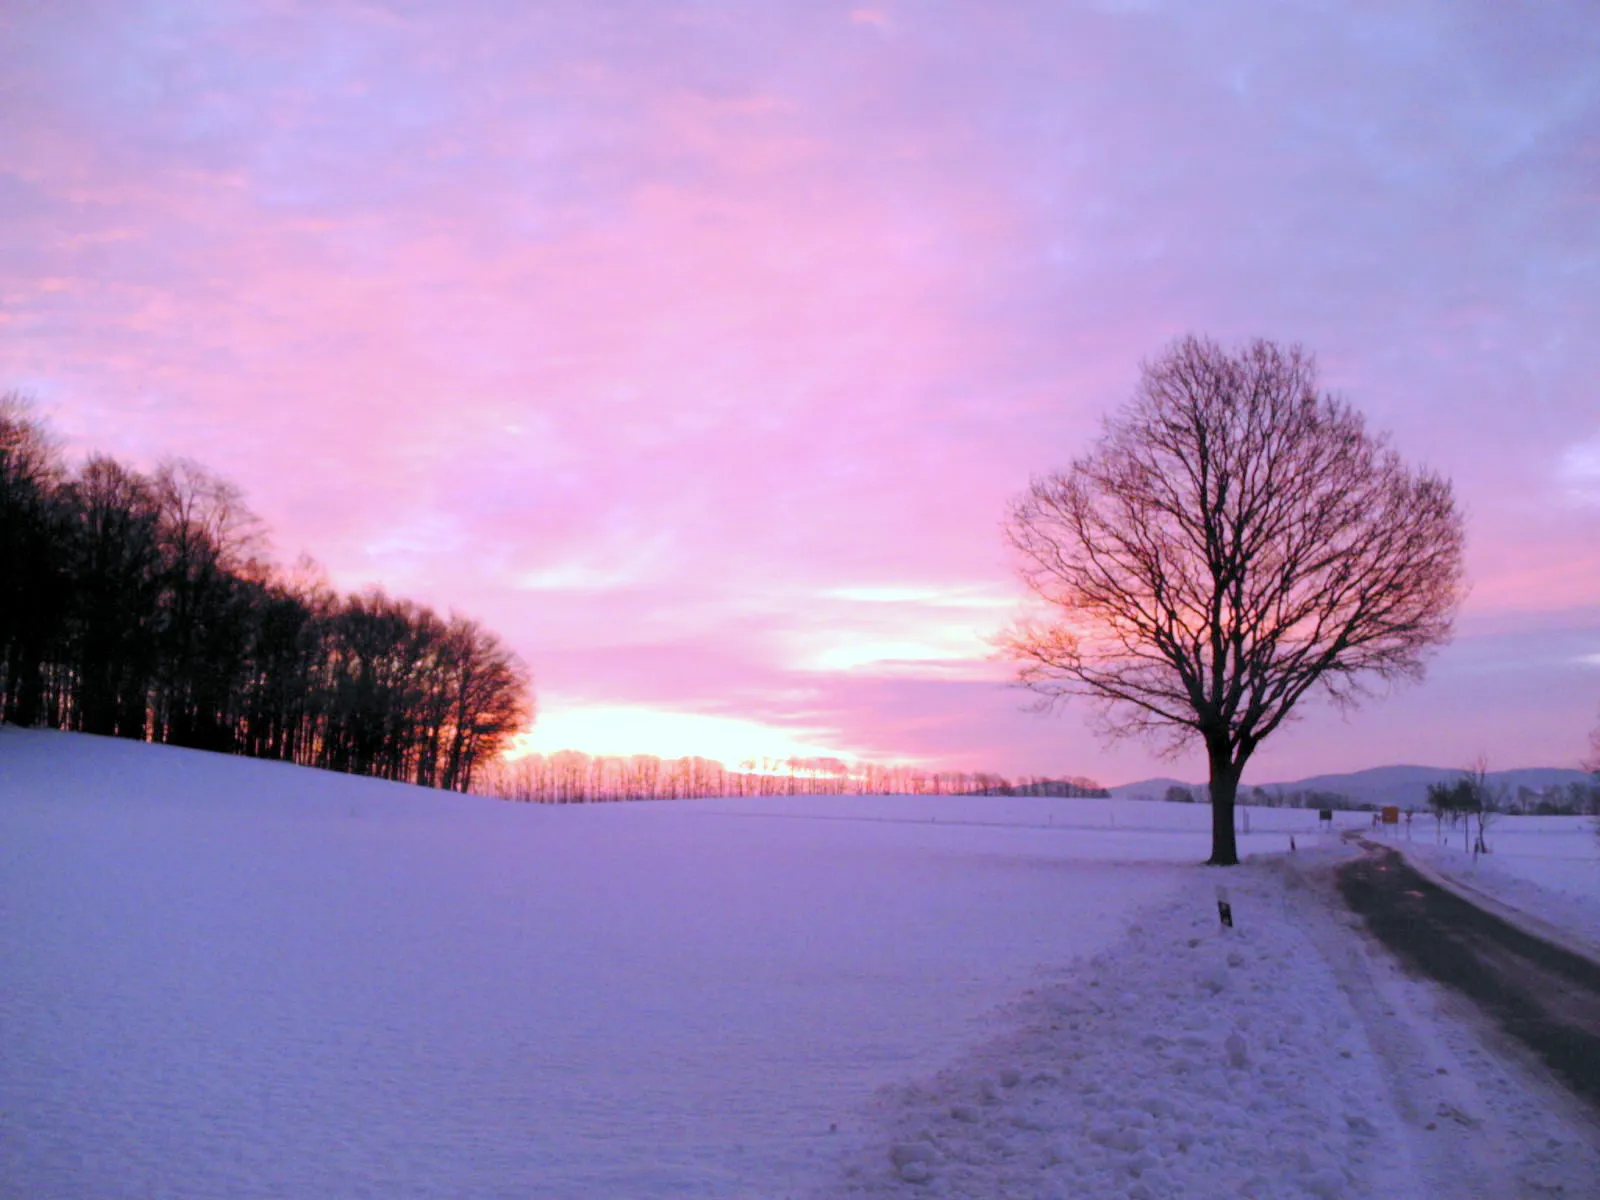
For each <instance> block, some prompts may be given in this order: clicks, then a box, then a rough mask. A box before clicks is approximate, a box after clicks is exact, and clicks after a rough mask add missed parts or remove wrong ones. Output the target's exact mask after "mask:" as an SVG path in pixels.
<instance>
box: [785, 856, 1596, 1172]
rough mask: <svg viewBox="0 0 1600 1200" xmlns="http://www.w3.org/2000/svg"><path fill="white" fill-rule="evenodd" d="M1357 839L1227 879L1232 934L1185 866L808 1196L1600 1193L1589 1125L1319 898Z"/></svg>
mask: <svg viewBox="0 0 1600 1200" xmlns="http://www.w3.org/2000/svg"><path fill="white" fill-rule="evenodd" d="M1352 852H1353V851H1351V850H1349V849H1340V848H1338V847H1336V846H1327V847H1325V848H1323V849H1322V850H1320V851H1317V852H1314V853H1312V854H1301V855H1298V856H1297V857H1295V858H1293V859H1280V860H1278V861H1276V862H1273V863H1268V864H1260V865H1251V866H1246V867H1243V868H1240V869H1239V870H1238V871H1234V872H1229V873H1228V874H1227V875H1226V876H1225V878H1226V881H1227V886H1228V888H1229V893H1230V896H1229V898H1230V902H1231V903H1232V906H1233V911H1234V915H1235V919H1236V925H1235V927H1234V928H1233V929H1231V930H1225V929H1223V928H1222V927H1221V925H1220V924H1219V923H1218V921H1217V917H1216V909H1215V904H1214V891H1213V888H1214V886H1215V881H1216V879H1217V878H1218V876H1217V874H1216V873H1214V872H1213V873H1197V875H1198V876H1199V877H1198V878H1194V879H1191V881H1190V882H1189V883H1188V884H1187V885H1186V886H1185V888H1184V889H1183V890H1182V891H1181V892H1180V893H1179V894H1178V895H1177V896H1176V898H1175V899H1173V900H1172V901H1170V902H1169V903H1168V904H1166V905H1165V906H1163V907H1161V908H1158V909H1156V910H1153V911H1150V912H1147V913H1146V914H1145V916H1144V917H1142V918H1141V920H1140V921H1139V923H1138V924H1137V925H1136V926H1135V927H1133V928H1132V929H1131V930H1130V936H1129V937H1128V938H1126V939H1125V940H1124V941H1122V942H1121V943H1118V944H1117V945H1116V946H1114V947H1111V948H1108V949H1106V950H1104V951H1101V952H1099V953H1097V954H1096V955H1094V956H1093V957H1092V958H1091V959H1090V960H1089V961H1088V962H1086V963H1084V964H1081V965H1080V966H1079V968H1077V969H1075V970H1074V971H1072V972H1070V973H1063V974H1062V975H1061V976H1060V977H1058V978H1057V979H1054V980H1051V981H1049V982H1047V983H1045V984H1043V985H1041V986H1039V987H1037V988H1035V989H1033V990H1032V992H1030V994H1029V995H1028V996H1027V997H1026V998H1025V999H1023V1000H1022V1001H1021V1002H1019V1003H1018V1004H1017V1005H1016V1006H1015V1007H1014V1008H1013V1009H1012V1010H1011V1011H1010V1012H1009V1013H1008V1014H1007V1017H1008V1021H1009V1024H1010V1027H1011V1028H1010V1031H1009V1032H1008V1033H1006V1034H1005V1035H1004V1036H1001V1037H998V1038H996V1039H995V1040H993V1041H991V1042H989V1043H987V1044H985V1045H983V1046H981V1047H978V1048H976V1049H974V1050H973V1051H971V1052H970V1053H968V1054H967V1055H965V1056H963V1057H962V1058H961V1059H960V1060H958V1061H957V1062H956V1063H955V1064H953V1065H952V1066H951V1067H949V1068H947V1069H946V1070H944V1071H942V1072H939V1073H937V1074H935V1075H933V1076H931V1077H928V1078H926V1079H924V1080H922V1081H920V1082H916V1083H913V1084H910V1085H907V1086H903V1087H898V1088H893V1089H889V1090H886V1091H885V1092H884V1093H883V1094H881V1096H880V1097H879V1100H878V1103H877V1108H876V1110H875V1113H874V1117H873V1122H872V1127H873V1129H874V1136H872V1137H871V1138H868V1139H866V1140H867V1143H868V1144H867V1146H866V1147H865V1148H863V1149H862V1150H860V1151H859V1152H857V1153H855V1154H854V1155H852V1156H851V1157H849V1158H848V1159H847V1161H846V1162H845V1163H844V1164H843V1166H842V1168H841V1170H840V1171H839V1172H838V1173H837V1174H836V1176H834V1177H832V1178H829V1179H827V1180H826V1181H824V1182H823V1184H822V1185H821V1186H819V1187H818V1188H816V1189H814V1190H813V1191H811V1192H808V1193H805V1195H806V1196H807V1197H808V1200H827V1198H838V1197H851V1196H853V1197H884V1198H887V1197H901V1196H903V1197H920V1196H928V1197H949V1198H956V1197H963V1198H966V1197H970V1198H973V1200H978V1198H982V1200H1067V1198H1072V1200H1158V1198H1164V1197H1183V1198H1186V1200H1237V1198H1240V1197H1244V1198H1253V1200H1269V1198H1271V1200H1340V1198H1341V1197H1348V1198H1350V1200H1355V1198H1358V1197H1359V1198H1367V1197H1374V1196H1381V1197H1385V1198H1386V1200H1432V1198H1435V1197H1445V1196H1449V1197H1456V1196H1469V1195H1470V1196H1484V1197H1496V1198H1499V1197H1512V1196H1519V1197H1520V1196H1527V1197H1533V1196H1571V1197H1577V1196H1588V1195H1592V1194H1593V1187H1594V1181H1595V1179H1597V1178H1600V1147H1597V1146H1596V1144H1595V1143H1596V1138H1595V1130H1594V1127H1593V1118H1592V1115H1591V1114H1589V1113H1587V1112H1585V1111H1582V1110H1581V1109H1578V1108H1577V1107H1576V1106H1575V1104H1574V1102H1572V1101H1571V1100H1570V1097H1566V1096H1564V1095H1562V1094H1560V1093H1559V1091H1558V1090H1557V1089H1555V1088H1553V1087H1551V1086H1550V1085H1549V1084H1548V1081H1547V1080H1545V1079H1543V1078H1541V1077H1540V1076H1539V1075H1538V1074H1537V1073H1536V1072H1530V1071H1529V1070H1527V1069H1526V1068H1525V1065H1524V1064H1522V1063H1521V1061H1520V1060H1517V1061H1513V1062H1510V1063H1509V1064H1507V1063H1505V1062H1502V1061H1500V1060H1499V1059H1497V1058H1496V1057H1495V1056H1493V1055H1487V1054H1485V1053H1484V1043H1483V1041H1482V1039H1481V1035H1480V1034H1479V1033H1478V1032H1477V1029H1476V1026H1475V1024H1474V1023H1473V1018H1472V1016H1471V1014H1470V1013H1463V1012H1462V1011H1461V1009H1460V1008H1459V1006H1457V1005H1456V1004H1455V1003H1454V1002H1453V1001H1452V998H1451V997H1450V996H1449V995H1447V994H1443V993H1441V991H1440V990H1439V989H1437V988H1436V987H1435V986H1433V985H1431V984H1428V983H1424V982H1420V981H1417V980H1414V979H1410V978H1408V977H1406V976H1404V974H1403V973H1402V972H1400V971H1399V970H1398V968H1397V965H1396V964H1395V962H1394V960H1393V959H1392V958H1390V957H1389V956H1388V955H1387V954H1385V953H1384V952H1382V951H1381V950H1379V949H1377V948H1376V945H1375V943H1373V942H1371V941H1370V940H1368V939H1366V938H1364V937H1362V936H1360V935H1359V934H1358V933H1357V930H1358V929H1359V928H1360V922H1359V921H1357V920H1356V919H1354V918H1352V917H1350V916H1348V915H1347V914H1344V913H1342V912H1341V911H1340V910H1338V909H1337V908H1336V907H1335V906H1334V904H1333V903H1331V900H1332V882H1331V880H1332V865H1333V862H1334V860H1335V859H1336V858H1337V857H1338V856H1340V855H1341V854H1348V853H1352ZM1515 1057H1516V1056H1513V1058H1514V1059H1515Z"/></svg>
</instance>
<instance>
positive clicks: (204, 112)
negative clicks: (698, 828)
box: [0, 0, 1600, 782]
mask: <svg viewBox="0 0 1600 1200" xmlns="http://www.w3.org/2000/svg"><path fill="white" fill-rule="evenodd" d="M86 14H90V15H92V19H86ZM1596 62H1600V10H1597V9H1595V8H1593V7H1592V6H1588V7H1586V6H1582V5H1576V4H1556V5H1546V6H1531V7H1526V8H1523V9H1519V10H1518V11H1516V12H1512V11H1511V10H1510V9H1508V8H1507V7H1506V6H1503V5H1500V4H1498V3H1495V2H1494V0H1465V2H1463V3H1459V4H1455V3H1452V4H1438V3H1434V2H1423V0H1398V2H1397V3H1394V4H1388V5H1383V6H1380V7H1379V8H1371V7H1361V6H1345V5H1332V6H1321V7H1316V6H1312V7H1309V8H1307V7H1305V6H1271V7H1270V8H1269V9H1268V10H1266V11H1263V9H1262V7H1261V6H1259V5H1255V4H1246V3H1244V2H1243V0H1227V2H1224V3H1220V4H1206V5H1194V4H1188V3H1182V4H1180V3H1176V2H1173V3H1167V2H1163V0H1152V2H1150V3H1140V4H1127V3H1110V2H1101V0H1071V2H1067V3H1048V4H1045V3H1037V4H1025V5H1021V6H1004V7H1003V8H996V7H994V6H985V5H966V6H961V5H957V6H954V7H950V6H940V7H935V8H928V7H924V6H912V5H905V4H901V3H884V4H873V5H870V6H866V7H862V6H858V5H853V4H834V3H827V2H822V3H814V2H812V0H780V2H778V3H773V4H767V5H761V6H745V5H724V6H715V5H698V4H696V5H689V4H677V3H657V2H655V0H652V2H650V3H639V2H619V3H610V4H602V5H581V4H580V5H561V4H536V5H510V6H494V5H486V4H474V3H467V4H445V3H433V2H430V0H421V2H420V3H408V4H405V5H400V4H392V3H388V2H387V0H374V2H373V3H369V4H362V5H357V6H320V5H295V4H288V5H285V4H279V3H267V2H265V0H177V2H175V3H162V4H159V5H158V4H154V3H146V2H144V0H128V2H127V3H117V4H100V5H95V4H90V5H88V6H87V7H84V6H80V5H75V4H67V5H51V4H45V5H20V6H19V5H12V6H8V8H7V10H6V11H5V13H4V14H3V15H0V72H3V77H4V79H5V80H6V86H5V88H4V89H0V230H3V233H0V280H3V283H0V392H3V391H7V390H11V389H16V390H19V391H21V392H24V393H26V394H29V395H31V396H32V397H34V398H35V400H36V402H37V408H38V411H39V412H40V414H41V415H42V416H43V417H44V418H45V419H46V420H48V421H49V422H50V424H51V425H52V426H53V427H54V429H55V430H56V431H57V433H58V434H59V435H60V437H61V439H62V441H63V442H64V443H65V446H66V449H67V451H68V454H69V457H70V458H73V459H74V460H79V459H81V457H82V456H83V455H85V454H87V453H89V452H92V451H100V452H104V453H107V454H110V455H114V456H116V457H117V458H119V459H121V460H124V461H126V462H129V463H130V464H133V465H135V466H139V467H143V468H149V467H152V466H154V464H156V463H157V462H158V461H160V460H161V459H162V458H164V457H167V456H187V457H189V458H192V459H194V460H196V461H198V462H200V463H202V464H204V465H205V466H206V467H207V468H209V469H211V470H213V471H215V472H216V473H218V474H219V475H221V476H223V477H225V478H227V479H230V480H232V481H233V482H234V483H236V484H237V485H238V486H239V487H240V488H241V489H242V491H243V493H244V495H245V497H246V498H247V500H248V501H249V503H250V505H251V506H252V507H253V508H254V509H255V511H256V512H257V513H258V514H259V515H260V516H261V518H262V519H263V521H264V522H265V524H266V526H267V527H268V528H269V529H270V530H271V532H272V543H273V551H274V554H275V555H276V557H277V558H278V560H279V561H281V562H283V563H286V564H287V563H291V562H293V561H294V560H295V558H296V557H297V556H298V555H300V554H302V553H305V554H309V555H310V556H311V557H312V558H314V559H315V560H317V562H319V563H320V564H322V566H323V567H324V568H325V569H326V572H327V575H328V578H329V579H330V580H331V581H332V583H333V584H334V585H336V586H337V587H339V588H341V589H351V590H354V589H360V588H362V587H366V586H368V585H382V586H383V587H385V588H387V589H389V590H390V591H391V592H392V593H395V594H399V595H403V596H407V597H412V598H415V599H416V600H417V601H419V602H422V603H426V604H429V605H431V606H433V607H435V608H436V609H438V610H439V611H440V612H448V611H451V610H455V611H458V612H461V613H465V614H470V615H471V616H472V617H474V618H476V619H478V620H480V621H482V622H483V624H484V625H485V626H486V627H488V628H490V629H493V630H495V631H496V632H497V633H499V634H500V635H501V636H502V637H503V638H504V639H505V641H506V642H507V643H508V644H509V645H511V646H512V647H514V648H515V650H516V651H517V652H518V654H519V655H520V656H521V657H522V658H523V659H524V660H526V662H527V663H528V665H529V666H530V668H531V669H532V671H533V674H534V677H535V686H536V689H537V692H538V697H539V704H538V712H539V718H538V724H537V725H536V727H535V729H534V730H533V732H532V733H531V735H529V737H528V738H527V739H525V740H524V741H523V743H522V745H523V746H525V747H533V746H537V747H538V748H540V749H559V748H566V747H570V748H576V749H586V750H590V751H591V752H599V751H602V750H603V751H604V752H606V753H633V752H640V753H653V754H660V755H667V756H675V755H681V754H703V755H706V756H708V757H715V758H718V759H720V760H724V761H728V760H733V761H737V760H739V759H741V758H744V757H747V756H750V755H764V754H767V753H768V752H769V751H770V752H772V753H775V754H782V755H785V756H786V755H788V754H790V753H798V752H800V750H801V749H805V750H806V751H808V752H810V751H815V752H817V753H827V754H839V755H843V756H846V757H852V758H855V757H870V758H873V759H875V760H880V761H905V762H921V763H928V764H931V765H934V766H937V767H941V768H950V769H960V770H986V771H995V772H999V773H1005V774H1041V775H1065V774H1082V775H1088V776H1094V777H1097V778H1100V779H1102V780H1104V781H1106V782H1117V781H1120V780H1127V779H1132V778H1139V777H1144V776H1149V775H1154V774H1169V775H1172V774H1176V775H1183V774H1187V775H1189V776H1190V777H1195V776H1197V775H1198V774H1200V773H1202V772H1203V770H1204V763H1203V761H1202V759H1201V757H1200V756H1198V755H1190V756H1188V757H1186V758H1179V759H1178V760H1177V761H1176V762H1171V761H1164V760H1161V759H1160V758H1159V757H1158V756H1157V755H1156V754H1155V752H1154V749H1153V748H1152V747H1150V746H1147V745H1144V744H1142V743H1138V742H1121V743H1116V744H1114V745H1106V744H1104V743H1103V742H1102V741H1101V739H1100V737H1099V735H1098V734H1097V733H1096V732H1095V731H1094V729H1093V727H1092V724H1091V723H1090V721H1089V720H1088V719H1087V718H1089V717H1091V716H1092V713H1090V712H1089V711H1088V710H1085V709H1081V708H1074V707H1069V708H1067V709H1065V710H1063V711H1060V712H1058V713H1056V714H1054V715H1050V716H1041V715H1038V714H1036V713H1034V712H1031V711H1028V707H1029V697H1027V696H1026V695H1023V694H1021V693H1019V692H1018V691H1017V690H1015V689H1014V688H1011V687H1010V686H1008V679H1009V675H1010V673H1009V670H1008V668H1007V666H1006V665H1005V664H1004V663H1002V662H1000V661H997V660H996V659H995V657H994V650H993V638H994V635H995V634H996V633H997V632H998V631H999V630H1000V629H1001V628H1003V627H1004V626H1005V625H1006V624H1007V623H1008V622H1009V621H1010V620H1011V619H1012V618H1013V617H1014V616H1015V615H1016V611H1017V606H1018V604H1019V603H1020V599H1021V588H1020V586H1019V585H1018V584H1017V582H1016V581H1015V579H1014V577H1013V575H1012V571H1013V563H1012V560H1011V558H1010V555H1009V553H1008V551H1007V550H1006V547H1005V546H1004V545H1003V543H1002V538H1001V527H1002V520H1003V517H1004V514H1005V511H1006V506H1007V504H1008V502H1009V501H1010V499H1011V498H1012V497H1014V496H1015V495H1017V494H1018V493H1019V492H1020V491H1021V490H1022V489H1024V488H1025V487H1026V486H1027V484H1028V480H1029V478H1030V476H1031V475H1033V474H1036V473H1042V472H1046V471H1050V470H1053V469H1058V468H1063V467H1065V466H1067V465H1068V464H1069V463H1070V462H1071V461H1072V459H1073V458H1074V456H1077V455H1081V454H1083V453H1084V452H1085V451H1086V450H1087V448H1088V447H1089V445H1090V444H1091V442H1092V440H1093V439H1094V437H1095V436H1096V434H1097V433H1098V431H1099V429H1100V422H1101V419H1102V417H1103V416H1104V415H1105V414H1106V413H1107V412H1109V411H1111V410H1113V409H1114V408H1115V407H1116V406H1118V405H1119V404H1121V403H1122V402H1123V401H1124V400H1125V399H1126V398H1127V397H1128V396H1129V394H1130V391H1131V389H1132V388H1133V386H1134V383H1135V381H1136V380H1137V378H1138V374H1139V366H1140V362H1141V360H1143V359H1147V358H1150V357H1152V356H1154V355H1156V354H1158V353H1159V352H1160V351H1161V350H1162V348H1163V347H1164V346H1166V345H1167V344H1169V343H1170V342H1171V341H1172V339H1174V338H1175V337H1177V336H1179V335H1181V334H1183V333H1185V332H1187V331H1191V330H1192V331H1196V332H1200V333H1204V334H1207V335H1210V336H1212V337H1215V338H1217V339H1219V340H1220V341H1222V342H1224V343H1235V342H1238V341H1239V340H1241V339H1245V338H1249V337H1254V336H1262V337H1268V338H1273V339H1276V340H1279V341H1282V342H1300V343H1303V344H1304V345H1305V346H1307V347H1308V348H1309V349H1311V350H1312V351H1314V352H1315V353H1316V354H1317V355H1318V356H1319V361H1320V364H1321V368H1322V378H1323V382H1324V384H1325V385H1326V386H1327V387H1329V388H1330V389H1332V390H1334V391H1336V392H1338V393H1340V394H1342V395H1343V396H1345V397H1346V398H1348V399H1349V400H1350V401H1351V402H1352V403H1354V405H1355V406H1356V407H1357V408H1358V409H1360V410H1361V411H1363V412H1364V413H1365V414H1366V415H1367V417H1368V418H1369V420H1370V422H1371V425H1372V426H1373V428H1375V429H1379V430H1385V431H1389V432H1390V433H1392V436H1393V444H1394V446H1395V448H1396V450H1397V451H1398V452H1399V453H1400V454H1402V455H1403V456H1404V457H1405V458H1406V459H1407V460H1408V461H1412V462H1418V463H1425V464H1427V465H1429V466H1430V467H1432V468H1434V469H1437V470H1438V471H1440V472H1442V473H1443V474H1445V475H1447V476H1449V477H1450V478H1451V479H1453V480H1454V482H1455V485H1456V488H1457V490H1458V495H1459V497H1460V499H1461V502H1462V506H1463V508H1464V509H1465V511H1466V513H1467V520H1468V526H1467V539H1468V551H1467V554H1468V561H1467V571H1468V576H1469V580H1470V583H1471V587H1472V591H1471V594H1470V597H1469V599H1468V601H1467V604H1466V607H1465V609H1464V610H1463V612H1462V615H1461V619H1460V621H1459V623H1458V628H1457V636H1456V639H1455V641H1454V643H1453V644H1452V645H1451V646H1449V647H1448V648H1446V649H1445V650H1444V651H1443V652H1442V653H1440V654H1439V656H1438V657H1437V658H1436V659H1435V660H1434V661H1433V663H1432V665H1431V667H1430V670H1429V676H1428V680H1427V682H1426V683H1424V684H1422V685H1420V686H1414V687H1409V688H1406V689H1402V690H1400V691H1398V692H1397V693H1396V694H1394V695H1393V696H1392V697H1388V698H1384V699H1381V700H1375V701H1374V702H1372V703H1370V704H1368V705H1367V706H1366V707H1364V708H1363V709H1362V710H1360V711H1359V712H1357V713H1355V714H1353V715H1350V716H1348V717H1344V716H1341V715H1340V714H1338V713H1336V712H1332V711H1329V710H1328V709H1326V708H1324V707H1319V706H1316V705H1312V706H1310V707H1308V708H1307V709H1306V710H1305V711H1304V714H1303V719H1302V720H1300V721H1299V722H1298V723H1296V724H1295V725H1294V726H1293V727H1292V728H1287V729H1285V730H1284V731H1283V732H1281V733H1278V734H1275V735H1274V737H1273V738H1272V739H1271V740H1270V741H1269V742H1268V743H1267V744H1265V745H1264V746H1263V748H1262V750H1261V752H1260V753H1259V754H1258V755H1257V757H1256V759H1255V760H1254V761H1253V763H1252V766H1251V768H1250V769H1251V772H1252V774H1253V775H1254V777H1255V778H1257V779H1268V778H1294V777H1297V776H1303V775H1309V774H1312V773H1316V772H1319V771H1333V770H1348V769H1357V768H1361V767H1365V766H1372V765H1378V764H1382V763H1389V762H1425V763H1435V764H1441V765H1457V764H1464V763H1466V762H1470V761H1472V759H1473V758H1474V757H1475V756H1476V755H1478V754H1480V753H1481V754H1484V755H1486V756H1487V758H1488V760H1489V762H1490V765H1491V766H1492V767H1495V768H1500V767H1512V766H1518V765H1533V764H1539V765H1553V766H1562V765H1567V766H1570V765H1574V764H1575V763H1576V761H1577V760H1578V758H1579V757H1580V756H1581V755H1582V754H1583V753H1584V752H1585V749H1586V746H1587V732H1588V730H1589V728H1590V727H1591V726H1592V725H1593V724H1594V722H1595V719H1596V713H1597V709H1600V667H1597V666H1596V662H1597V658H1596V656H1597V655H1600V405H1597V403H1596V398H1595V380H1596V379H1600V339H1596V338H1595V337H1594V330H1595V329H1597V328H1600V199H1597V197H1600V176H1597V166H1596V164H1597V163H1600V76H1597V74H1596V72H1595V69H1594V65H1595V63H1596Z"/></svg>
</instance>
